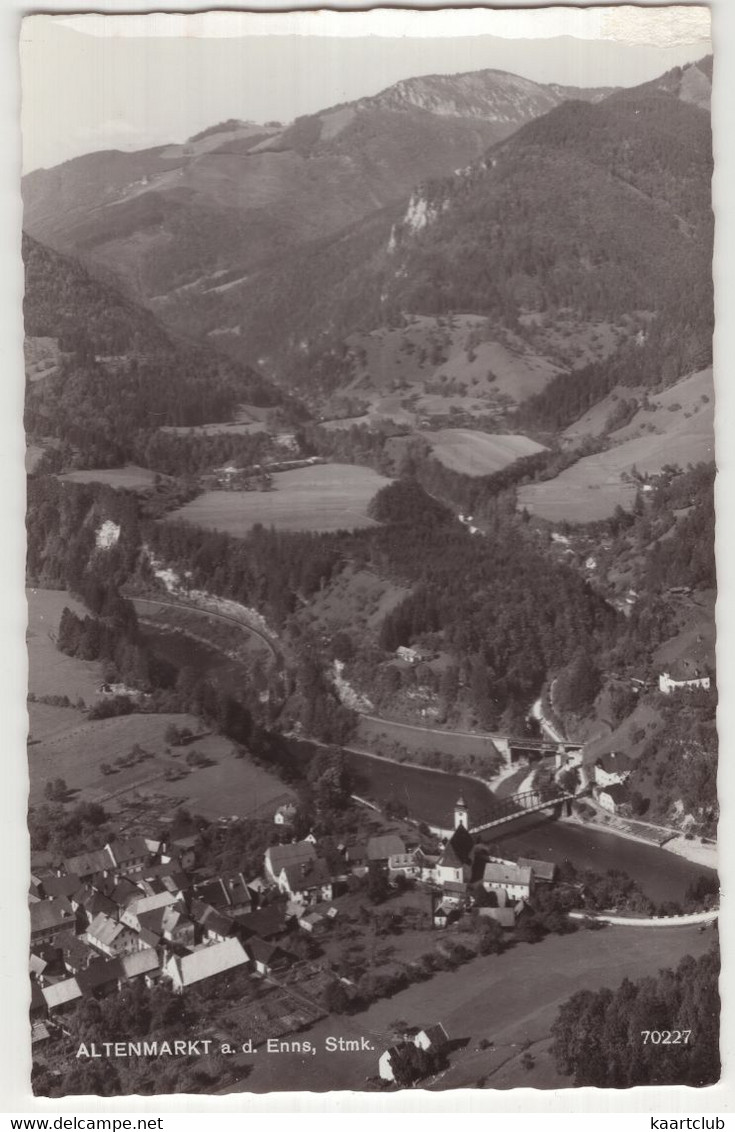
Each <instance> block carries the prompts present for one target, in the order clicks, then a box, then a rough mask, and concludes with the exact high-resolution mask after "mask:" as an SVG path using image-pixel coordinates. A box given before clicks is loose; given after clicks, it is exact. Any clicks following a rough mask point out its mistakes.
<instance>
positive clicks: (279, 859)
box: [265, 841, 316, 884]
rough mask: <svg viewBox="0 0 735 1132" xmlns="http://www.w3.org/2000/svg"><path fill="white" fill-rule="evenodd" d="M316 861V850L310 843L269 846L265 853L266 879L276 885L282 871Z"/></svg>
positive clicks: (298, 842)
mask: <svg viewBox="0 0 735 1132" xmlns="http://www.w3.org/2000/svg"><path fill="white" fill-rule="evenodd" d="M314 860H316V850H315V849H314V846H313V845H312V843H311V842H310V841H295V842H294V843H293V844H292V845H270V846H269V847H268V848H267V849H266V851H265V875H266V879H268V880H271V881H273V883H274V884H277V883H278V878H279V876H280V875H281V872H282V870H283V869H285V868H287V867H290V866H292V865H305V864H306V863H307V862H308V861H314Z"/></svg>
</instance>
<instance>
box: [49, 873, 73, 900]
mask: <svg viewBox="0 0 735 1132" xmlns="http://www.w3.org/2000/svg"><path fill="white" fill-rule="evenodd" d="M39 884H40V892H39V894H38V895H39V897H40V898H41V899H45V900H56V899H58V897H59V896H66V898H67V900H71V899H72V897H73V896H75V894H76V893H77V892H79V891H80V889H81V888H82V887H83V885H82V882H81V880H80V878H79V877H78V876H77V875H76V873H62V874H61V875H60V876H57V875H56V874H53V875H52V876H45V877H43V878H42V879H41V880H40V882H39Z"/></svg>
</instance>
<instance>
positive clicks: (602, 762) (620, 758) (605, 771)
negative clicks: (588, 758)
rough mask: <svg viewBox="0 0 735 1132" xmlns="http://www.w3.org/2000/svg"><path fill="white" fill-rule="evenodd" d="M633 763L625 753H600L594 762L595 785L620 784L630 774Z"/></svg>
mask: <svg viewBox="0 0 735 1132" xmlns="http://www.w3.org/2000/svg"><path fill="white" fill-rule="evenodd" d="M632 769H633V763H632V761H631V760H630V759H629V758H628V756H627V755H621V754H616V752H615V751H611V752H610V753H609V754H605V755H601V756H600V758H599V759H598V760H597V762H596V763H595V772H594V773H595V786H613V785H616V784H617V785H620V784H621V783H623V782H625V780H626V779H627V778H628V777H629V776H630V772H631V770H632Z"/></svg>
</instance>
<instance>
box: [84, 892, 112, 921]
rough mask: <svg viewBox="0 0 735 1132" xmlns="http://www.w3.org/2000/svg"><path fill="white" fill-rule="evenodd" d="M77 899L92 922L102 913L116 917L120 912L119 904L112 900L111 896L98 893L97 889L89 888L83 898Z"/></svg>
mask: <svg viewBox="0 0 735 1132" xmlns="http://www.w3.org/2000/svg"><path fill="white" fill-rule="evenodd" d="M77 899H78V900H79V903H80V904H81V905H82V907H83V908H84V911H85V912H86V913H87V915H88V916H89V917H90V919H92V920H93V919H94V918H95V916H99V914H100V912H103V913H104V915H105V916H116V915H117V914H118V912H119V909H118V906H117V904H115V902H114V901H113V900H110V897H109V896H105V895H104V894H103V893H102V892H97V890H96V889H95V888H87V890H86V892H85V893H84V895H83V896H82V898H81V899H79V897H77Z"/></svg>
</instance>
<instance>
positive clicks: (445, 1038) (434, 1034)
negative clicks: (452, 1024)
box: [413, 1022, 449, 1050]
mask: <svg viewBox="0 0 735 1132" xmlns="http://www.w3.org/2000/svg"><path fill="white" fill-rule="evenodd" d="M413 1044H414V1045H415V1046H417V1047H418V1048H419V1049H436V1050H439V1049H446V1047H447V1046H448V1045H449V1035H448V1033H447V1031H446V1030H445V1029H444V1027H443V1026H442V1024H441V1022H436V1023H435V1025H433V1026H426V1028H425V1029H423V1030H419V1031H418V1033H417V1034H414V1037H413Z"/></svg>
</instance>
